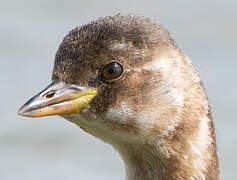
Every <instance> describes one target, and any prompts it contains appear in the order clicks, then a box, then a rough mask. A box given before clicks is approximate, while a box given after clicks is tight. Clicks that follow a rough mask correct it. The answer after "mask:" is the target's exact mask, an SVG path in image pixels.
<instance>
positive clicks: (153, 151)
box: [115, 117, 219, 180]
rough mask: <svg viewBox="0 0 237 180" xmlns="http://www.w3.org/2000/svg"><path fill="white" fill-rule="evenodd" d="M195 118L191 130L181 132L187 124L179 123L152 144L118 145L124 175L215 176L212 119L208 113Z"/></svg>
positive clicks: (137, 179)
mask: <svg viewBox="0 0 237 180" xmlns="http://www.w3.org/2000/svg"><path fill="white" fill-rule="evenodd" d="M198 121H199V125H198V126H197V127H194V130H191V131H190V130H187V131H186V132H184V131H185V129H186V127H184V126H180V127H177V128H176V132H175V133H173V134H170V136H167V138H164V139H162V140H161V139H157V141H153V143H151V144H134V143H133V144H129V143H128V144H126V145H124V144H123V145H121V146H120V147H119V148H118V150H119V152H120V154H121V156H122V157H123V159H124V162H125V166H126V179H127V180H177V179H190V180H196V179H198V180H199V179H203V180H218V179H219V178H218V177H219V170H218V159H217V155H216V142H215V136H214V134H213V130H214V129H213V124H212V121H211V120H210V119H208V117H207V118H206V119H205V118H204V119H200V120H198ZM188 131H189V132H188ZM183 135H184V136H183ZM121 147H123V148H121ZM115 148H116V147H115Z"/></svg>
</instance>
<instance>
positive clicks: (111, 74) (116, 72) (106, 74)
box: [101, 62, 123, 82]
mask: <svg viewBox="0 0 237 180" xmlns="http://www.w3.org/2000/svg"><path fill="white" fill-rule="evenodd" d="M122 75H123V67H122V65H121V64H120V63H118V62H110V63H109V64H107V65H106V66H105V67H104V68H103V69H102V72H101V77H102V80H104V81H106V82H113V81H116V80H118V79H120V77H122Z"/></svg>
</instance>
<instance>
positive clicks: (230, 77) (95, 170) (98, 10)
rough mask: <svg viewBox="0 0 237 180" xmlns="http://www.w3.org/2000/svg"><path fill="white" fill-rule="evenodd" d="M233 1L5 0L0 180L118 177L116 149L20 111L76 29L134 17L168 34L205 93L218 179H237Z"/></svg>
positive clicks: (0, 28)
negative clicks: (190, 64) (115, 17)
mask: <svg viewBox="0 0 237 180" xmlns="http://www.w3.org/2000/svg"><path fill="white" fill-rule="evenodd" d="M236 6H237V1H236V0H227V1H221V0H209V1H206V0H199V1H187V0H179V1H161V0H153V1H152V0H150V1H147V0H139V1H138V0H130V1H127V0H120V1H111V0H100V1H92V0H84V1H81V0H75V1H74V0H51V1H49V0H8V1H4V2H3V1H2V2H1V5H0V22H1V24H0V99H1V100H0V114H1V117H0V122H1V125H0V179H1V180H14V179H18V180H32V179H33V180H52V179H57V180H75V179H80V180H92V179H97V180H111V179H113V180H121V179H124V177H125V171H124V165H123V162H122V160H121V159H120V157H119V155H118V153H117V152H115V151H114V150H113V149H112V147H110V146H109V145H107V144H104V143H103V142H101V141H100V140H97V139H95V138H94V137H92V136H90V135H88V134H86V133H84V132H83V131H82V130H81V129H80V128H78V127H77V126H76V125H74V124H71V123H69V122H67V121H66V120H64V119H62V118H60V117H46V118H41V119H30V118H24V117H19V116H17V115H16V113H17V110H18V108H19V107H20V106H21V105H22V104H23V103H24V102H25V101H26V100H28V99H29V98H30V97H32V96H33V95H34V94H36V93H37V92H39V91H40V90H41V89H43V88H44V87H46V85H47V84H48V83H50V78H51V72H52V69H53V62H54V55H55V52H56V50H57V48H58V46H59V43H60V42H61V40H62V38H63V37H64V36H65V35H66V34H67V33H68V32H69V31H70V30H71V29H72V28H74V27H75V26H78V25H82V24H85V23H87V22H89V21H91V20H94V19H96V18H98V17H100V16H106V15H115V14H117V13H119V12H122V13H135V14H137V15H143V16H147V17H151V18H152V19H154V20H155V21H157V22H159V23H161V24H162V25H163V26H164V27H165V28H167V29H168V30H169V31H170V32H171V33H172V37H173V38H174V39H175V40H176V43H177V44H178V45H179V47H181V48H182V49H183V51H184V52H185V53H186V54H187V55H188V56H189V57H190V58H191V59H192V61H193V64H194V65H195V66H196V68H197V69H198V71H199V72H200V75H201V78H202V80H203V81H204V85H205V87H206V89H207V92H208V96H209V99H210V104H211V107H212V112H213V117H214V121H215V126H216V133H217V142H218V154H219V158H220V165H221V177H222V178H221V179H224V180H234V179H237V171H236V170H235V169H236V162H237V131H236V128H237V120H236V114H235V113H236V111H237V103H236V101H237V93H236V92H237V81H236V78H237V52H236V42H237V35H236V32H237V23H236V19H237V11H236Z"/></svg>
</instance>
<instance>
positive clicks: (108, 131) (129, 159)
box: [64, 52, 219, 180]
mask: <svg viewBox="0 0 237 180" xmlns="http://www.w3.org/2000/svg"><path fill="white" fill-rule="evenodd" d="M128 71H131V72H135V73H139V72H143V71H151V72H152V73H157V72H159V73H161V74H162V76H161V77H162V78H161V80H159V81H158V80H157V79H156V78H154V79H151V82H153V84H155V86H154V87H152V88H153V89H151V91H150V92H147V94H145V96H146V101H143V104H142V105H140V106H139V107H137V108H138V110H136V111H135V110H134V108H133V106H135V105H133V104H132V103H129V102H118V103H119V104H118V106H117V107H111V108H110V109H108V110H107V111H106V112H105V113H103V114H91V113H90V112H91V109H90V106H87V107H86V108H85V109H84V110H83V112H82V114H81V115H74V116H73V115H70V116H64V117H65V118H67V119H68V120H69V121H72V122H74V123H76V124H77V125H79V126H80V127H81V128H82V129H83V130H85V131H86V132H88V133H90V134H92V135H94V136H96V137H98V138H100V139H102V140H103V141H105V142H107V143H110V144H111V145H112V146H114V148H115V149H117V151H118V152H119V153H120V154H121V156H122V158H123V160H124V162H125V166H126V178H127V180H177V179H190V180H217V179H219V178H218V177H219V170H218V159H217V156H216V140H215V134H214V127H213V122H212V119H211V114H210V109H209V106H208V100H207V97H206V94H205V92H204V89H203V86H202V84H201V82H200V78H199V76H198V75H197V73H196V72H195V70H194V68H193V66H192V65H191V63H190V61H189V59H188V58H187V57H185V56H183V55H182V53H181V52H178V53H177V52H176V53H174V55H173V57H169V60H167V57H157V58H154V60H153V61H152V62H150V63H148V64H146V65H144V66H143V67H141V68H137V69H131V70H128ZM136 71H137V72H136ZM136 78H138V76H136ZM133 80H134V79H133ZM88 119H89V120H88Z"/></svg>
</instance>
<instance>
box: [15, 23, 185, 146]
mask: <svg viewBox="0 0 237 180" xmlns="http://www.w3.org/2000/svg"><path fill="white" fill-rule="evenodd" d="M83 28H84V29H83ZM98 31H99V30H98ZM94 32H95V30H90V29H88V27H82V28H76V29H75V30H73V31H71V32H70V33H69V34H68V35H67V36H66V37H65V38H64V40H63V42H62V44H61V45H60V47H59V50H58V52H57V54H56V57H55V64H54V70H53V76H52V83H51V84H50V85H49V86H48V87H47V88H46V89H44V90H43V91H42V92H40V93H39V94H37V95H36V96H34V97H33V98H32V99H30V100H29V101H28V102H27V103H26V104H25V105H23V106H22V108H21V109H20V110H19V114H20V115H23V116H27V117H42V116H51V115H60V116H63V117H64V118H66V119H68V120H69V121H72V122H74V123H76V124H77V125H79V126H80V127H81V128H82V129H83V130H85V131H86V132H88V133H90V134H92V135H94V136H96V137H98V138H100V139H102V140H104V141H107V142H110V143H113V142H112V141H115V140H116V139H117V140H118V139H119V141H121V140H122V141H130V140H128V139H129V138H131V139H132V141H134V140H135V141H137V140H139V141H140V140H142V138H140V137H149V135H150V134H152V132H154V134H157V135H158V136H159V135H160V136H163V135H165V133H167V131H168V129H169V128H172V127H173V125H174V124H173V123H174V122H175V118H174V117H175V116H176V115H177V113H178V108H179V107H180V104H179V103H181V102H178V101H179V99H180V98H178V97H177V99H176V97H174V95H172V94H171V93H173V94H174V93H177V92H178V90H177V89H175V88H171V84H170V80H171V78H173V76H175V78H177V77H178V76H177V75H174V73H171V72H170V69H169V68H170V66H171V65H172V63H173V61H171V60H167V57H170V58H172V53H171V54H169V53H167V51H165V50H164V49H163V48H164V47H163V46H159V45H158V44H152V43H147V42H146V41H145V40H144V39H143V38H142V37H141V36H139V35H137V36H136V35H132V36H129V37H124V36H122V35H121V34H116V33H114V34H113V33H110V34H106V33H105V34H104V35H100V34H96V35H95V33H94ZM86 33H87V34H86ZM88 33H89V34H88ZM111 34H112V36H111ZM171 76H172V77H171ZM174 82H175V79H174ZM172 85H174V84H173V82H172ZM174 90H176V91H174ZM180 101H181V100H180ZM144 134H146V135H145V136H143V135H144ZM147 135H148V136H147ZM128 137H129V138H128ZM144 140H145V139H144ZM145 141H146V140H145Z"/></svg>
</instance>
